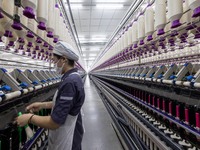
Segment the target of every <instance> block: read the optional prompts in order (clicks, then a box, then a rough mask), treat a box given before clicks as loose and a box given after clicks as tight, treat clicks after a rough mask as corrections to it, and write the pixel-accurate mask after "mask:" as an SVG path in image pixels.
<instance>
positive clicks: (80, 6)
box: [70, 4, 83, 9]
mask: <svg viewBox="0 0 200 150" xmlns="http://www.w3.org/2000/svg"><path fill="white" fill-rule="evenodd" d="M70 6H71V8H72V9H81V8H83V5H82V4H71V5H70Z"/></svg>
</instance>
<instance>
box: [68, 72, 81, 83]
mask: <svg viewBox="0 0 200 150" xmlns="http://www.w3.org/2000/svg"><path fill="white" fill-rule="evenodd" d="M81 81H82V79H81V77H80V75H79V74H71V75H69V76H68V77H67V78H65V80H64V83H77V82H81Z"/></svg>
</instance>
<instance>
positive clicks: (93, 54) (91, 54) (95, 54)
mask: <svg viewBox="0 0 200 150" xmlns="http://www.w3.org/2000/svg"><path fill="white" fill-rule="evenodd" d="M89 56H97V55H96V54H89Z"/></svg>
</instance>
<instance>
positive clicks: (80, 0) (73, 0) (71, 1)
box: [70, 0, 83, 3]
mask: <svg viewBox="0 0 200 150" xmlns="http://www.w3.org/2000/svg"><path fill="white" fill-rule="evenodd" d="M82 2H83V0H70V3H82Z"/></svg>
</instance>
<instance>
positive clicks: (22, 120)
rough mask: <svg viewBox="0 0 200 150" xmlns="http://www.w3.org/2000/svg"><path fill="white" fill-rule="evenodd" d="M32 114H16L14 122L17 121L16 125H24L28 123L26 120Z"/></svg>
mask: <svg viewBox="0 0 200 150" xmlns="http://www.w3.org/2000/svg"><path fill="white" fill-rule="evenodd" d="M32 115H33V114H23V115H21V116H18V117H17V118H15V123H17V125H18V126H20V127H24V126H25V125H27V124H28V120H29V119H30V117H31V116H32Z"/></svg>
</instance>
